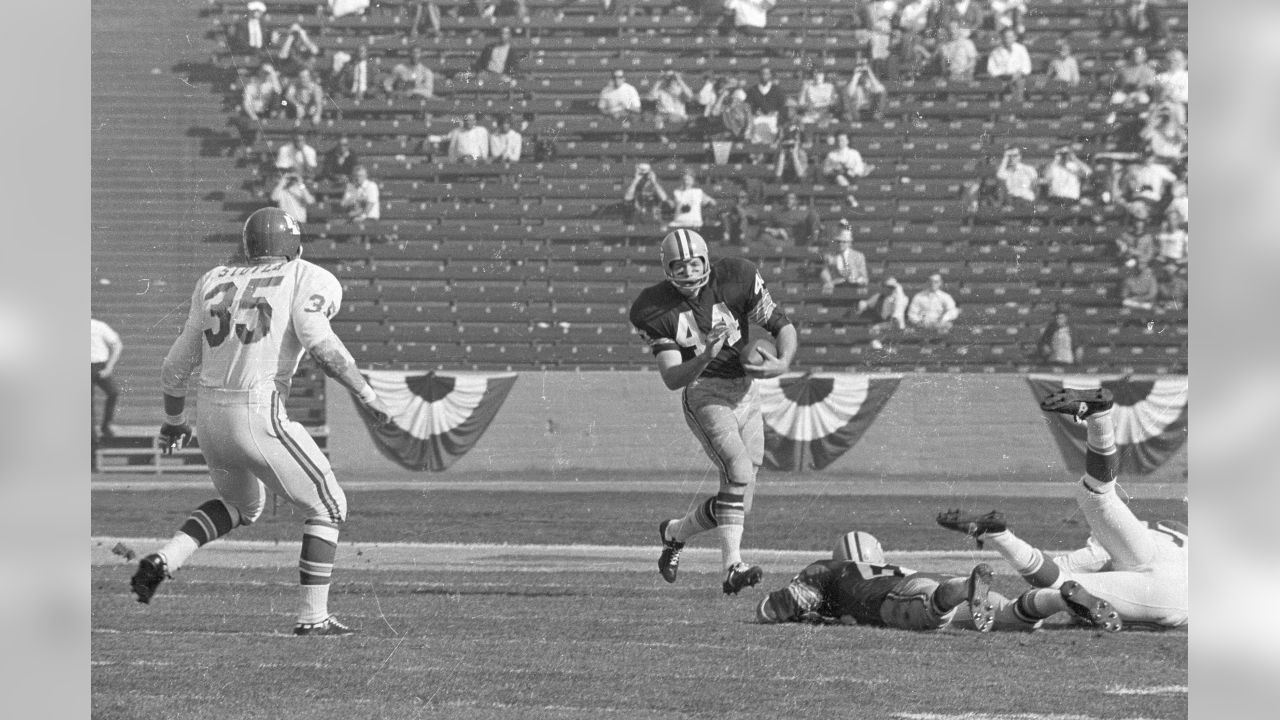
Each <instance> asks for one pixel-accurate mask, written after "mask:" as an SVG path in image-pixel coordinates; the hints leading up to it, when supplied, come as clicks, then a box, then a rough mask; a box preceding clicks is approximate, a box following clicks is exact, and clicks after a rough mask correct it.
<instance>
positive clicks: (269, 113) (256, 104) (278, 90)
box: [240, 63, 284, 120]
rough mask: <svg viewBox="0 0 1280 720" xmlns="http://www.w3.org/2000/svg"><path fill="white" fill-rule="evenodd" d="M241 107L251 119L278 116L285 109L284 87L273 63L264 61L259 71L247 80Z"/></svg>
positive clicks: (241, 98)
mask: <svg viewBox="0 0 1280 720" xmlns="http://www.w3.org/2000/svg"><path fill="white" fill-rule="evenodd" d="M240 107H241V109H243V110H244V114H245V116H246V117H248V118H249V119H250V120H257V119H259V118H273V117H278V116H279V115H280V113H281V112H282V111H283V109H284V88H282V87H280V76H279V75H278V74H276V69H275V68H274V67H273V66H272V65H271V63H262V65H261V66H259V67H258V72H257V73H255V74H254V75H253V77H251V78H249V79H248V80H247V81H245V84H244V92H243V93H242V95H241V97H240Z"/></svg>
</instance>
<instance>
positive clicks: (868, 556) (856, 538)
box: [831, 530, 884, 565]
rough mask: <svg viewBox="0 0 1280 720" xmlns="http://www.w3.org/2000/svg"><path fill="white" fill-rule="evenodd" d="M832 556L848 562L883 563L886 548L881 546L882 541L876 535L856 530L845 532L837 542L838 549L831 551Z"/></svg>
mask: <svg viewBox="0 0 1280 720" xmlns="http://www.w3.org/2000/svg"><path fill="white" fill-rule="evenodd" d="M831 557H833V558H835V559H836V560H844V561H846V562H865V563H875V564H877V565H883V564H884V548H882V547H880V541H879V540H877V539H876V536H875V535H872V534H871V533H869V532H862V531H861V530H855V531H853V532H851V533H845V535H844V537H842V538H840V542H838V543H836V549H835V550H832V551H831Z"/></svg>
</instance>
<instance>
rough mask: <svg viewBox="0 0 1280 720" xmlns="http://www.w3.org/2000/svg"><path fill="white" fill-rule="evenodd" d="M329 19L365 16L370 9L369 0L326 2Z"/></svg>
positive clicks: (327, 0)
mask: <svg viewBox="0 0 1280 720" xmlns="http://www.w3.org/2000/svg"><path fill="white" fill-rule="evenodd" d="M325 3H326V4H327V5H328V6H329V17H330V18H333V19H335V20H336V19H338V18H341V17H347V16H348V15H363V14H364V12H365V10H368V9H369V0H325Z"/></svg>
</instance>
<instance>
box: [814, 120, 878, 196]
mask: <svg viewBox="0 0 1280 720" xmlns="http://www.w3.org/2000/svg"><path fill="white" fill-rule="evenodd" d="M835 143H836V146H835V148H833V149H832V150H831V151H830V152H828V153H827V156H826V158H825V159H823V161H822V176H823V177H824V178H826V179H828V180H830V181H832V182H834V183H835V184H837V185H839V186H841V187H849V186H850V185H852V184H853V183H855V182H857V181H858V178H864V177H866V176H868V175H870V174H871V171H872V170H875V169H876V166H875V165H869V164H867V163H865V162H863V161H862V153H860V152H858V151H857V150H854V149H853V148H851V147H849V133H844V132H842V133H836V137H835Z"/></svg>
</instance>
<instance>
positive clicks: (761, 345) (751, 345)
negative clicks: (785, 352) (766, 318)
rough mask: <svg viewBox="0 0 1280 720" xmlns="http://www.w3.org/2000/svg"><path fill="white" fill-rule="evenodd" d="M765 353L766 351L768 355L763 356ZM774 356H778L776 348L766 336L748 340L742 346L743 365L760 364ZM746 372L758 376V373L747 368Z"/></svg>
mask: <svg viewBox="0 0 1280 720" xmlns="http://www.w3.org/2000/svg"><path fill="white" fill-rule="evenodd" d="M765 353H768V357H766V356H765ZM776 357H778V348H777V346H775V345H774V344H773V341H772V340H770V339H769V338H767V337H763V338H755V339H753V340H750V341H748V342H747V344H746V345H745V346H743V348H742V364H743V365H761V364H763V363H766V362H768V361H769V360H771V359H773V358H776ZM747 374H748V375H750V376H752V377H760V375H759V373H753V372H752V371H750V370H747Z"/></svg>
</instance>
